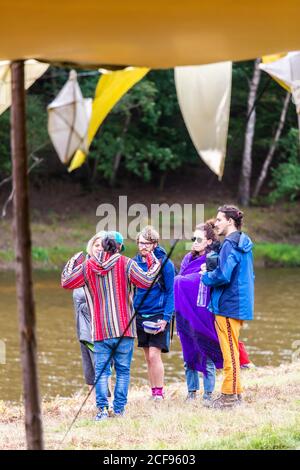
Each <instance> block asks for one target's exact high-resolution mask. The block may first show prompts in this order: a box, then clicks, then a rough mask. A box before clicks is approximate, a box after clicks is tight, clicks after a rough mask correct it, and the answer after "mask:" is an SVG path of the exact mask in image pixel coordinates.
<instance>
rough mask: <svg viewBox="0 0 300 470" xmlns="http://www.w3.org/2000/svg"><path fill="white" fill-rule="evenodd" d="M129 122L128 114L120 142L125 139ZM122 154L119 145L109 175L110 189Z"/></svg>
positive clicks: (113, 183) (129, 115) (114, 180)
mask: <svg viewBox="0 0 300 470" xmlns="http://www.w3.org/2000/svg"><path fill="white" fill-rule="evenodd" d="M130 121H131V114H130V113H129V114H128V115H127V116H126V119H125V122H124V127H123V130H122V134H121V140H122V141H123V138H124V137H125V135H126V133H127V131H128V127H129V124H130ZM122 153H123V148H122V145H121V146H120V149H119V150H118V152H117V153H116V155H115V158H114V167H113V172H112V175H111V178H110V185H111V187H114V185H115V182H116V177H117V173H118V170H119V166H120V163H121V158H122Z"/></svg>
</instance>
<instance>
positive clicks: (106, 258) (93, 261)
mask: <svg viewBox="0 0 300 470" xmlns="http://www.w3.org/2000/svg"><path fill="white" fill-rule="evenodd" d="M120 257H121V255H120V253H115V254H114V255H110V254H108V253H104V252H103V251H102V252H101V253H100V254H99V257H98V258H95V257H91V258H90V260H89V261H90V265H91V267H92V269H93V271H94V272H95V273H97V274H100V275H101V276H105V275H106V274H107V273H108V272H109V271H111V270H112V269H113V267H114V266H115V265H116V263H117V262H118V260H119V258H120Z"/></svg>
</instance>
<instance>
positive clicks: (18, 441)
mask: <svg viewBox="0 0 300 470" xmlns="http://www.w3.org/2000/svg"><path fill="white" fill-rule="evenodd" d="M220 380H221V377H220V376H219V377H218V381H217V382H218V383H217V389H219V387H220ZM243 382H244V385H245V389H246V391H245V399H244V404H243V405H242V406H240V407H237V408H235V409H232V410H230V411H228V410H225V411H221V410H209V409H206V408H204V407H203V406H202V403H201V400H200V398H199V399H198V400H197V401H196V402H195V403H192V404H186V403H185V401H184V399H185V394H186V390H185V384H184V383H180V384H172V385H170V386H168V387H166V399H165V401H164V402H160V403H153V402H151V401H149V399H148V396H149V391H148V388H147V387H143V388H134V387H132V388H131V391H130V395H129V403H128V406H127V410H126V416H125V417H123V418H114V419H109V420H106V421H102V422H98V423H96V422H94V421H93V417H94V415H95V411H96V410H95V408H94V404H93V403H92V401H89V402H88V403H87V404H86V406H85V407H84V409H83V411H82V413H81V414H80V416H79V418H78V420H77V421H76V423H75V425H74V427H73V428H72V430H71V432H70V433H69V434H68V436H67V438H66V440H65V441H64V443H63V444H62V445H61V440H62V438H63V436H64V434H65V432H66V429H67V428H68V426H69V425H70V423H71V421H72V418H73V416H74V415H75V413H76V411H77V410H78V407H79V405H80V404H81V402H82V399H83V396H82V395H77V396H73V397H71V398H62V397H57V398H55V399H53V400H52V401H50V402H44V403H43V424H44V434H45V443H46V447H47V448H48V449H55V448H63V449H148V450H152V449H191V450H194V449H295V448H299V447H300V413H299V409H300V362H294V363H292V364H287V365H282V366H280V367H278V368H270V367H267V368H261V369H259V368H257V369H251V370H247V371H243ZM22 419H23V411H22V407H21V406H20V405H13V404H9V403H4V402H0V448H1V449H23V448H25V439H24V429H23V421H22Z"/></svg>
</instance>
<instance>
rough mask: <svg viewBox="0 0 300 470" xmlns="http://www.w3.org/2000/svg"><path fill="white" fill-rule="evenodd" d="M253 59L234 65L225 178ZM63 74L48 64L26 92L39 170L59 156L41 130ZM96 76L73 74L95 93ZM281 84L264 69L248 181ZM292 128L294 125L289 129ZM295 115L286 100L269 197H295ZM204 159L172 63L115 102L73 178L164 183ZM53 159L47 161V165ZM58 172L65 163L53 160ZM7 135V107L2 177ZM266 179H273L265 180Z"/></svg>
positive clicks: (234, 168)
mask: <svg viewBox="0 0 300 470" xmlns="http://www.w3.org/2000/svg"><path fill="white" fill-rule="evenodd" d="M252 73H253V62H252V61H249V62H243V63H238V64H234V67H233V88H232V99H231V116H230V127H229V136H228V149H227V160H226V167H225V175H224V180H225V183H226V184H228V185H232V181H235V182H236V181H237V178H238V176H239V172H240V167H241V159H242V152H243V146H244V133H245V127H246V118H247V98H248V93H249V81H250V80H251V77H252ZM67 77H68V70H66V69H57V68H54V67H51V68H50V69H49V71H48V72H46V75H45V76H44V77H43V78H42V79H41V80H39V81H38V82H36V84H35V85H34V86H33V87H32V88H31V89H30V91H29V92H28V94H27V96H28V99H27V102H28V107H27V126H28V147H29V154H31V153H32V152H35V153H36V154H37V155H39V156H43V158H44V160H45V162H44V163H43V165H41V166H40V167H39V168H38V169H35V170H34V172H33V173H32V178H34V177H35V174H36V173H37V171H39V172H40V173H43V172H44V173H45V174H47V172H49V167H51V165H52V164H51V161H53V160H54V159H57V157H56V155H55V152H54V149H53V148H52V145H51V143H50V141H49V138H48V137H47V110H46V107H47V104H49V103H50V102H51V100H52V99H53V98H54V97H55V96H56V94H57V93H58V91H59V90H60V89H61V87H62V86H63V84H64V83H65V81H66V80H67ZM97 80H98V76H97V75H83V76H79V83H80V86H81V89H82V91H83V94H84V96H86V97H88V96H93V94H94V90H95V87H96V83H97ZM284 95H285V91H284V90H283V89H282V88H281V87H280V86H279V85H278V84H277V83H275V82H274V81H273V80H271V79H270V78H269V77H268V76H267V75H266V74H262V77H261V82H260V86H259V92H258V96H259V100H258V102H257V106H256V114H257V121H256V131H255V140H254V146H253V178H252V180H253V181H252V184H255V181H256V179H257V177H258V175H259V172H260V170H261V167H262V165H263V162H264V159H265V157H266V154H267V152H268V150H269V147H270V144H271V141H272V138H273V136H274V133H275V130H276V127H277V125H278V120H279V116H280V112H281V108H282V103H283V99H284ZM291 129H292V130H291ZM296 129H297V118H296V113H295V107H294V105H292V104H291V105H290V107H289V111H288V115H287V120H286V124H285V127H284V131H283V134H282V138H281V140H280V143H279V146H278V149H277V151H276V153H275V157H274V160H273V163H272V171H270V172H269V175H268V179H267V181H266V183H265V185H264V192H265V193H268V192H269V193H271V194H270V201H271V202H273V201H276V200H277V199H280V198H284V197H287V198H291V199H295V198H297V197H298V196H299V180H300V163H299V156H298V142H299V140H298V131H297V130H296ZM196 165H197V166H198V165H202V167H203V168H204V164H203V163H202V162H201V160H200V159H199V157H198V155H197V152H196V150H195V149H194V147H193V144H192V142H191V140H190V137H189V135H188V132H187V130H186V128H185V125H184V122H183V119H182V116H181V113H180V109H179V106H178V102H177V98H176V90H175V84H174V74H173V70H160V71H151V72H150V73H149V74H148V75H147V76H146V77H145V78H144V79H143V80H142V81H141V82H140V83H138V84H137V85H136V86H135V87H134V88H133V89H132V90H130V91H129V92H128V93H127V94H126V96H125V97H124V98H123V99H122V100H121V101H120V102H119V103H118V104H117V105H116V106H115V108H114V109H113V111H112V112H111V113H110V114H109V116H108V117H107V118H106V120H105V122H104V123H103V125H102V126H101V129H100V130H99V131H98V134H97V136H96V138H95V140H94V141H93V144H92V147H91V151H90V155H89V159H88V162H87V163H86V164H85V168H82V169H79V170H77V171H76V172H74V174H73V175H72V176H71V177H72V178H76V177H78V175H79V176H80V175H81V174H83V173H84V174H85V177H87V178H88V186H92V185H93V183H95V182H96V181H97V182H99V181H102V182H103V181H106V182H107V183H108V184H110V185H114V184H115V183H116V182H117V181H118V180H120V179H122V178H128V177H132V176H134V177H135V178H139V179H142V180H144V181H146V182H148V181H153V182H154V183H155V184H157V186H160V187H161V188H163V185H164V182H165V179H166V178H168V177H169V174H170V173H171V172H173V171H174V170H180V169H181V168H183V167H185V168H188V167H190V168H191V169H192V168H193V167H195V166H196ZM52 166H53V165H52ZM58 168H59V172H58V173H60V174H61V176H63V175H66V169H65V168H64V167H63V166H62V165H60V163H59V162H56V176H57V169H58ZM10 171H11V166H10V142H9V111H7V112H6V113H4V114H3V115H2V116H1V117H0V180H1V179H2V178H3V177H5V176H7V175H9V173H10ZM86 175H87V176H86ZM270 183H271V185H270Z"/></svg>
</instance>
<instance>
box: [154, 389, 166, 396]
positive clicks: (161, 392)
mask: <svg viewBox="0 0 300 470" xmlns="http://www.w3.org/2000/svg"><path fill="white" fill-rule="evenodd" d="M155 395H157V396H159V397H163V396H164V388H163V387H155Z"/></svg>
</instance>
